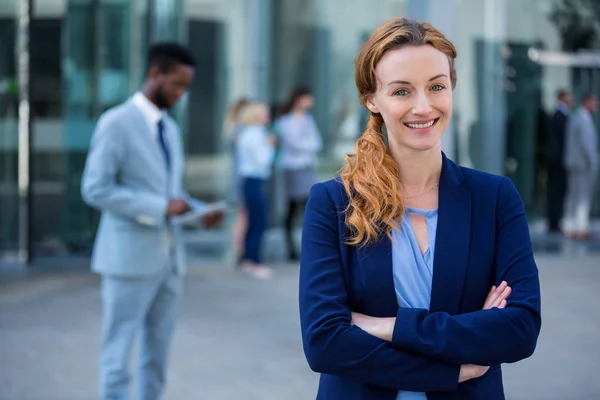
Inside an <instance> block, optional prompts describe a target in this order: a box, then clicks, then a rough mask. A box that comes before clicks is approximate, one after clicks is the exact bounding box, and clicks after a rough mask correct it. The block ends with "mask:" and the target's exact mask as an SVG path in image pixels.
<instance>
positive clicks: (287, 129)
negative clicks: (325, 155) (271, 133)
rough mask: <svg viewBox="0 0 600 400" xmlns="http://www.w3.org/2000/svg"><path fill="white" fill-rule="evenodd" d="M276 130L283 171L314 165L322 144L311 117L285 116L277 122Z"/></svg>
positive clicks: (306, 115) (291, 114)
mask: <svg viewBox="0 0 600 400" xmlns="http://www.w3.org/2000/svg"><path fill="white" fill-rule="evenodd" d="M276 130H277V131H278V132H279V135H280V138H281V161H280V165H281V167H282V168H283V169H289V170H298V169H303V168H306V167H312V166H314V165H315V164H316V162H317V153H318V152H319V150H321V147H322V145H323V143H322V140H321V135H320V134H319V129H318V128H317V124H316V123H315V120H314V118H313V117H312V115H310V114H304V115H298V114H294V113H289V114H286V115H284V116H283V117H281V118H280V119H279V120H278V121H277V123H276Z"/></svg>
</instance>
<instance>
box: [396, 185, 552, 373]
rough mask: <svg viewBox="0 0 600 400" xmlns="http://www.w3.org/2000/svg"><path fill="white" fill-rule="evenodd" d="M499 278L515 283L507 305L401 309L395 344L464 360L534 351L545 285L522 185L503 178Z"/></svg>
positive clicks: (510, 358) (511, 357) (492, 360)
mask: <svg viewBox="0 0 600 400" xmlns="http://www.w3.org/2000/svg"><path fill="white" fill-rule="evenodd" d="M496 230H497V232H496V258H495V280H496V282H497V284H499V283H500V282H501V281H503V280H505V281H506V282H507V283H508V285H509V286H510V287H511V288H512V293H511V295H510V297H509V299H508V304H507V307H506V308H504V309H498V308H493V309H490V310H480V311H476V312H472V313H468V314H461V315H455V316H452V315H449V314H447V313H445V312H435V313H430V312H429V311H428V310H423V309H410V308H400V309H399V310H398V314H397V316H396V324H395V327H394V332H393V338H392V344H393V345H394V346H395V347H398V348H401V349H413V350H415V351H416V352H418V353H420V354H423V355H426V356H430V357H436V358H438V359H440V360H445V361H449V362H455V363H459V364H478V365H494V364H500V363H507V362H516V361H519V360H522V359H524V358H527V357H529V356H531V355H532V354H533V352H534V350H535V347H536V343H537V338H538V335H539V332H540V328H541V316H540V303H541V301H540V285H539V279H538V270H537V266H536V264H535V261H534V258H533V250H532V246H531V241H530V237H529V225H528V223H527V218H526V216H525V208H524V206H523V202H522V200H521V197H520V196H519V193H518V192H517V189H516V188H515V186H514V185H513V183H512V181H510V180H509V179H508V178H502V182H501V184H500V187H499V191H498V202H497V209H496Z"/></svg>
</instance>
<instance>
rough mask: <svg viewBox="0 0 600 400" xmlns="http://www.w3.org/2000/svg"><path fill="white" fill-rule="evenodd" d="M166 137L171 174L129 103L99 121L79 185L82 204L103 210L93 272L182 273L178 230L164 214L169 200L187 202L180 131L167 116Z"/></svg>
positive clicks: (144, 126) (93, 258)
mask: <svg viewBox="0 0 600 400" xmlns="http://www.w3.org/2000/svg"><path fill="white" fill-rule="evenodd" d="M165 134H166V136H167V141H168V143H169V149H170V155H171V169H170V174H168V172H167V167H166V164H165V160H164V156H163V154H162V152H161V148H160V144H159V141H158V139H157V140H153V139H152V134H151V132H150V130H149V128H148V125H147V123H146V121H145V119H144V116H143V114H142V113H141V111H140V110H139V109H138V107H137V106H136V105H135V104H134V103H133V102H132V101H131V100H129V101H128V102H126V103H124V104H122V105H120V106H117V107H115V108H112V109H110V110H108V111H106V112H105V113H104V114H103V115H102V116H101V117H100V119H99V120H98V123H97V125H96V129H95V131H94V134H93V136H92V143H91V146H90V151H89V154H88V156H87V161H86V164H85V170H84V173H83V178H82V184H81V194H82V196H83V199H84V201H85V202H86V203H87V204H89V205H90V206H92V207H95V208H97V209H99V210H100V211H102V217H101V219H100V226H99V228H98V232H97V235H96V241H95V243H94V249H93V254H92V270H93V271H95V272H98V273H101V274H109V275H117V276H132V277H135V276H147V275H151V274H153V273H156V272H158V271H159V270H161V269H162V268H165V267H166V266H168V265H173V264H174V267H175V268H176V269H177V270H178V272H180V273H183V272H184V271H185V268H186V265H185V264H186V262H185V254H184V248H183V244H182V241H181V227H180V226H175V225H174V224H172V223H170V222H168V221H167V218H166V215H165V214H166V209H167V205H168V200H169V198H173V197H187V194H186V193H185V192H184V190H183V188H182V178H183V171H184V156H183V149H182V142H181V132H180V130H179V127H178V125H177V124H176V123H175V121H174V120H172V119H171V118H169V117H166V120H165ZM169 175H170V176H169Z"/></svg>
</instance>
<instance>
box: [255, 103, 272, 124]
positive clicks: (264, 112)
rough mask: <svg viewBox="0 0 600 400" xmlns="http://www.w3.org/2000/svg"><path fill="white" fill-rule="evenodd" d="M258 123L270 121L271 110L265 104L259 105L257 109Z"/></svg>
mask: <svg viewBox="0 0 600 400" xmlns="http://www.w3.org/2000/svg"><path fill="white" fill-rule="evenodd" d="M257 117H258V124H260V125H268V124H269V122H270V121H271V112H270V111H269V108H268V107H267V106H266V105H261V106H260V109H259V110H258V115H257Z"/></svg>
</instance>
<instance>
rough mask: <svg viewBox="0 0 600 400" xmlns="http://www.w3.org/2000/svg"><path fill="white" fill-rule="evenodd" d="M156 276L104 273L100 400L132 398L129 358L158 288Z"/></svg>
mask: <svg viewBox="0 0 600 400" xmlns="http://www.w3.org/2000/svg"><path fill="white" fill-rule="evenodd" d="M158 284H159V282H158V279H157V277H149V278H121V277H113V276H107V275H103V276H102V289H101V297H102V350H101V355H100V399H101V400H111V399H127V398H129V383H130V381H131V374H130V372H129V357H130V354H131V348H132V344H133V339H134V337H135V334H136V333H137V331H138V329H139V328H140V327H141V326H142V325H143V323H144V319H145V318H146V314H147V312H148V309H149V308H150V305H151V304H152V302H153V300H154V296H155V293H156V291H157V287H158Z"/></svg>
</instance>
